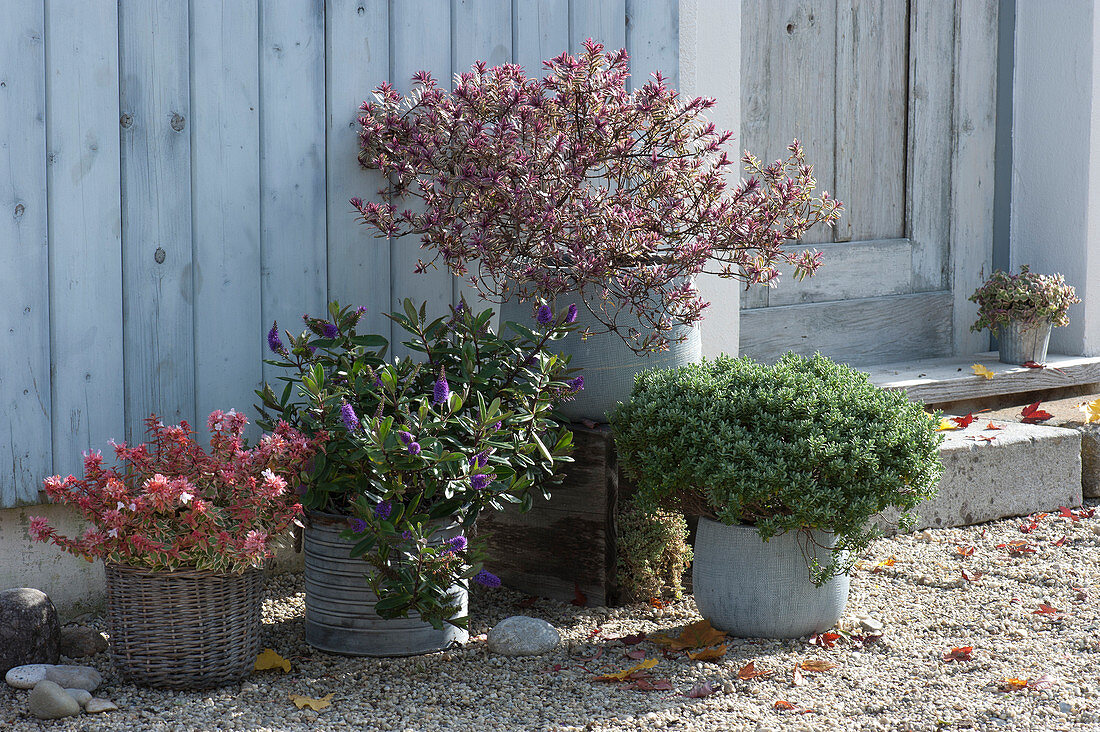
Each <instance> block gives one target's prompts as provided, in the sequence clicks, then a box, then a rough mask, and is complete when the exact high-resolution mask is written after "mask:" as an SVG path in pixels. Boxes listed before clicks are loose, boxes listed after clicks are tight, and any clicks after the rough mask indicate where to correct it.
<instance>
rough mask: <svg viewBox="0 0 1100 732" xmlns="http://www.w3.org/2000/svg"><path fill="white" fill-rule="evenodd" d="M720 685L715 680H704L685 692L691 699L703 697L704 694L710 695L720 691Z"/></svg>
mask: <svg viewBox="0 0 1100 732" xmlns="http://www.w3.org/2000/svg"><path fill="white" fill-rule="evenodd" d="M720 688H722V687H720V686H719V685H718V684H717V683H715V682H714V681H704V682H703V683H701V684H697V685H695V686H693V687H691V688H690V689H688V690H687V691H685V692H684V696H686V697H687V698H689V699H701V698H703V697H704V696H710V695H711V694H713V693H714V692H716V691H718V690H719V689H720Z"/></svg>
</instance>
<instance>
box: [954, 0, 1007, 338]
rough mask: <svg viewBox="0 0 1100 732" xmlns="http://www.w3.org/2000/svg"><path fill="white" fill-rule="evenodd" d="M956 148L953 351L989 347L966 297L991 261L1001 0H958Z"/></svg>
mask: <svg viewBox="0 0 1100 732" xmlns="http://www.w3.org/2000/svg"><path fill="white" fill-rule="evenodd" d="M955 12H956V17H957V18H958V33H957V35H956V37H955V54H956V58H957V59H958V62H957V63H958V66H957V68H956V71H955V112H954V129H955V131H956V134H955V138H954V141H955V146H954V147H955V149H954V159H953V163H952V166H951V174H952V185H951V191H952V201H951V238H950V241H951V267H952V278H951V289H952V292H953V293H954V297H955V303H954V308H953V310H952V312H953V314H954V334H955V338H954V344H953V345H954V349H955V353H959V354H964V353H979V352H981V351H984V350H985V347H986V345H987V344H988V342H989V341H988V336H987V335H986V334H985V333H984V332H981V333H971V332H970V325H971V324H972V323H973V322H974V321H975V320H977V317H978V306H977V305H976V304H975V303H972V302H970V301H969V300H968V298H969V297H970V294H971V293H973V292H974V290H975V289H977V288H978V287H979V286H980V285H981V284H982V275H983V273H985V272H989V270H990V269H991V267H992V264H993V175H994V171H993V151H994V147H995V145H996V135H997V90H996V87H995V85H993V84H991V83H990V79H993V78H995V77H996V74H997V21H998V15H997V13H998V3H997V0H980V1H979V0H958V1H957V2H956V10H955Z"/></svg>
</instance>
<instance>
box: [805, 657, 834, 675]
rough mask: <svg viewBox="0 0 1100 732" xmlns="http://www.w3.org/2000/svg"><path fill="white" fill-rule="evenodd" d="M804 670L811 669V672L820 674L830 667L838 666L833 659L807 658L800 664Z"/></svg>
mask: <svg viewBox="0 0 1100 732" xmlns="http://www.w3.org/2000/svg"><path fill="white" fill-rule="evenodd" d="M799 666H801V667H802V670H803V671H809V672H811V673H815V674H819V673H823V672H825V671H828V670H829V669H832V668H836V664H835V663H832V662H831V661H823V660H821V659H819V658H807V659H806V660H805V661H803V662H802V663H800V664H799Z"/></svg>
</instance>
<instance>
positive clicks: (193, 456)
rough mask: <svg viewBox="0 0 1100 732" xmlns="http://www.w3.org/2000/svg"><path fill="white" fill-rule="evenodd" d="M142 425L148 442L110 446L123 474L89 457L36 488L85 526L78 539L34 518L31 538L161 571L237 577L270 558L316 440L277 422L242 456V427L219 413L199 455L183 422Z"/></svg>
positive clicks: (292, 513) (293, 512)
mask: <svg viewBox="0 0 1100 732" xmlns="http://www.w3.org/2000/svg"><path fill="white" fill-rule="evenodd" d="M145 424H146V427H147V430H148V432H149V435H150V440H149V442H148V443H143V444H141V445H138V446H137V447H128V446H127V445H125V444H122V445H115V456H116V457H117V458H118V460H119V462H120V464H121V467H118V468H116V467H104V465H103V456H102V455H101V454H100V453H99V452H87V453H85V454H84V477H83V478H81V479H78V478H75V477H73V476H71V475H70V476H69V477H67V478H65V479H64V480H62V478H61V477H60V476H57V475H55V476H52V477H50V478H46V480H45V481H44V484H45V488H46V493H47V494H48V495H49V497H50V499H51V500H53V501H56V502H59V503H67V504H70V505H72V506H75V507H76V508H77V509H78V510H79V511H80V513H81V514H83V516H84V518H86V519H87V520H88V521H89V522H90V523H91V526H90V527H89V528H88V529H87V530H86V531H85V532H84V534H83V535H81V536H80V537H79V538H76V539H71V538H68V537H65V536H62V535H61V534H59V533H57V531H56V530H55V529H54V528H52V527H51V526H50V525H49V523H48V522H47V520H46V519H45V518H42V517H41V516H35V517H33V518H31V526H30V534H31V537H32V538H33V539H35V540H37V541H50V542H53V543H54V544H56V545H57V546H59V547H61V548H62V549H64V550H65V551H67V552H70V553H71V554H75V555H77V556H83V557H85V558H87V559H88V560H89V561H91V559H92V558H93V557H100V558H102V559H104V560H106V561H109V562H116V563H118V564H126V565H131V566H138V567H146V568H149V569H161V570H169V571H170V570H173V569H182V568H190V569H206V570H213V571H217V572H243V571H244V570H245V569H247V568H248V567H252V566H257V565H259V563H260V562H262V561H263V560H264V559H265V558H268V557H271V556H272V555H273V552H272V542H273V540H274V539H275V537H276V536H277V535H278V534H279V533H280V532H282V531H284V530H285V529H286V528H287V526H288V525H289V524H290V522H291V521H292V520H293V519H294V518H295V517H296V516H297V515H298V514H299V513H300V512H301V508H302V507H301V506H300V505H299V504H298V497H297V494H296V492H295V491H294V490H292V488H295V487H296V486H297V483H298V476H299V474H300V473H301V470H302V468H303V463H304V462H305V461H306V460H308V459H309V458H310V457H311V456H312V455H313V453H314V452H315V450H316V446H317V444H318V440H320V439H322V438H321V437H318V438H317V439H315V440H308V439H306V438H305V437H304V436H303V435H302V434H301V433H300V432H298V431H297V430H295V429H293V428H291V427H290V426H288V425H287V424H286V423H285V422H280V423H279V424H278V426H277V427H276V428H275V431H274V432H273V433H270V434H266V435H264V436H263V437H262V438H261V439H260V441H259V443H258V444H257V445H256V447H254V448H251V449H249V448H248V447H247V446H246V444H245V442H244V440H243V439H242V437H241V434H242V433H243V431H244V428H245V425H247V424H248V419H247V418H246V417H245V416H244V415H243V414H241V413H239V412H236V411H233V410H230V411H229V412H224V413H223V412H221V411H220V410H219V411H215V412H213V413H211V415H210V418H209V420H208V425H209V427H210V431H211V433H212V434H211V437H210V452H206V451H205V450H203V448H202V447H201V446H200V445H199V444H198V443H197V442H195V439H194V432H193V431H192V430H191V427H190V426H189V425H188V424H187V423H186V422H182V423H180V424H179V425H174V426H165V425H164V423H162V422H160V421H159V420H157V418H156V416H151V417H149V418H148V419H146V420H145Z"/></svg>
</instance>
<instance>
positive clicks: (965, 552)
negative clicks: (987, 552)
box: [955, 544, 978, 557]
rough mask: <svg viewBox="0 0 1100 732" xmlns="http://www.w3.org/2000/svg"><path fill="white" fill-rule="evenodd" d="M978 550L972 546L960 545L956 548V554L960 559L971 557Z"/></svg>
mask: <svg viewBox="0 0 1100 732" xmlns="http://www.w3.org/2000/svg"><path fill="white" fill-rule="evenodd" d="M977 550H978V548H977V547H975V546H972V545H970V544H959V545H958V546H957V547H955V553H956V554H958V555H959V556H960V557H969V556H970V555H972V554H973V553H974V552H976V551H977Z"/></svg>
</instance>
